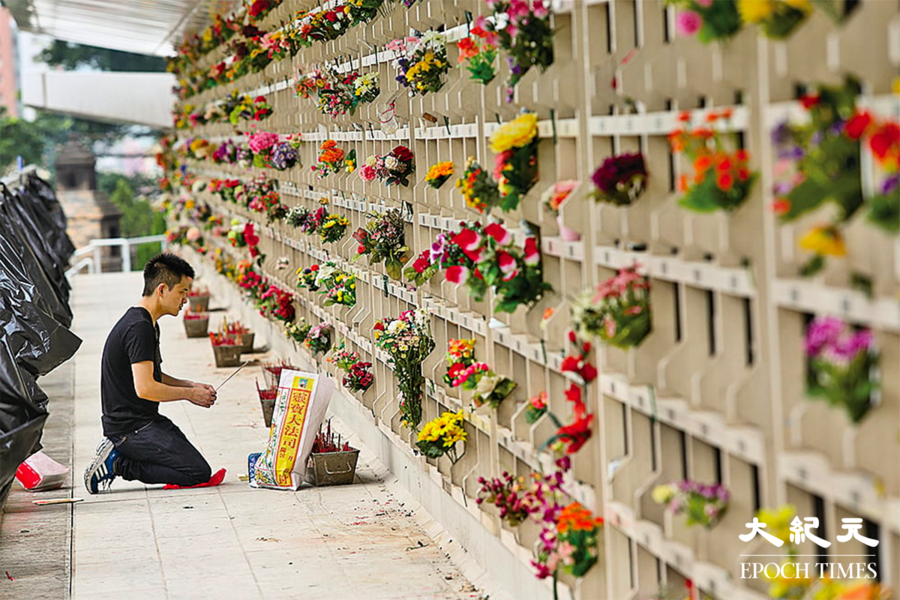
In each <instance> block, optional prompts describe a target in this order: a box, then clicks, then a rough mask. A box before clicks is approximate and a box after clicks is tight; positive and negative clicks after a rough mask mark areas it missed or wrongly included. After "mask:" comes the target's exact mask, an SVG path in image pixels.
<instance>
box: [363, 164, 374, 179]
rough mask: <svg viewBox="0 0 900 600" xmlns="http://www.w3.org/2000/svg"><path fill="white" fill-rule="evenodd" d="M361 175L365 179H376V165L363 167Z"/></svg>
mask: <svg viewBox="0 0 900 600" xmlns="http://www.w3.org/2000/svg"><path fill="white" fill-rule="evenodd" d="M359 176H360V177H361V178H362V180H363V181H372V180H373V179H375V167H373V166H371V165H365V166H363V168H361V169H360V170H359Z"/></svg>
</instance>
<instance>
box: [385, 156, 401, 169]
mask: <svg viewBox="0 0 900 600" xmlns="http://www.w3.org/2000/svg"><path fill="white" fill-rule="evenodd" d="M399 164H400V161H398V160H397V159H396V158H394V157H393V156H388V157H387V158H386V159H384V166H385V167H387V168H388V169H391V170H393V169H396V168H397V166H398V165H399Z"/></svg>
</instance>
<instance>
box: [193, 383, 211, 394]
mask: <svg viewBox="0 0 900 600" xmlns="http://www.w3.org/2000/svg"><path fill="white" fill-rule="evenodd" d="M191 387H194V388H200V389H205V390H209V391H210V392H212V393H213V394H215V393H216V388H214V387H213V386H211V385H209V384H208V383H199V382H197V381H192V382H191Z"/></svg>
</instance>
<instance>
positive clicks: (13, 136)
mask: <svg viewBox="0 0 900 600" xmlns="http://www.w3.org/2000/svg"><path fill="white" fill-rule="evenodd" d="M44 135H45V134H44V130H43V129H42V128H41V126H40V125H39V124H37V123H35V122H31V121H24V120H22V119H18V118H16V117H10V116H7V114H6V107H4V106H0V173H2V172H5V171H6V170H7V169H8V168H9V167H11V166H14V165H15V164H16V156H20V155H21V157H22V160H23V161H24V162H25V164H26V165H28V164H37V165H40V164H44V144H45V138H44Z"/></svg>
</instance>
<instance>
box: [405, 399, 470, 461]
mask: <svg viewBox="0 0 900 600" xmlns="http://www.w3.org/2000/svg"><path fill="white" fill-rule="evenodd" d="M463 422H464V419H463V412H462V411H459V412H456V413H452V412H445V413H444V414H442V415H441V416H440V417H437V418H436V419H432V420H431V421H428V422H427V423H425V425H424V426H423V427H422V431H420V432H419V436H418V439H417V440H416V447H417V448H418V449H419V451H421V452H422V454H424V455H425V456H427V457H428V458H440V457H441V456H443V455H445V454H446V455H447V456H448V458H450V462H452V463H454V464H455V463H456V461H458V460H459V456H458V455H457V453H456V442H464V441H466V430H465V429H464V428H463Z"/></svg>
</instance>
